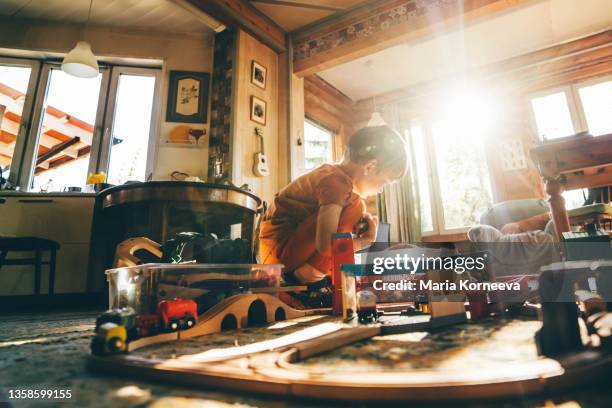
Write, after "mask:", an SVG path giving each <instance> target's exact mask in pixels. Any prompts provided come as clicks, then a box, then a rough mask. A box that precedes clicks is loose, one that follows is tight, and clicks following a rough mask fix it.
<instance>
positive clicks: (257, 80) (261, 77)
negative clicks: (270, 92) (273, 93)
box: [251, 60, 268, 89]
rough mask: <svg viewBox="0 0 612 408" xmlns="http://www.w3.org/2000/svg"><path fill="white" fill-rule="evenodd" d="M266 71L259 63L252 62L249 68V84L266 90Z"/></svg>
mask: <svg viewBox="0 0 612 408" xmlns="http://www.w3.org/2000/svg"><path fill="white" fill-rule="evenodd" d="M267 72H268V70H267V69H266V67H264V66H263V65H261V64H260V63H259V62H257V61H255V60H253V64H252V66H251V82H252V83H253V84H254V85H257V86H258V87H260V88H262V89H266V76H267Z"/></svg>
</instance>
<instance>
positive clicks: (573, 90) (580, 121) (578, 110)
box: [527, 74, 612, 142]
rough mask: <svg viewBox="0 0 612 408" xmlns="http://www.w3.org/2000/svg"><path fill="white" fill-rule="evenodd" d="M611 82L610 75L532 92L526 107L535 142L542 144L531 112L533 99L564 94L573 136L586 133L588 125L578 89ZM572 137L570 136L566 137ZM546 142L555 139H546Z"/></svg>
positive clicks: (534, 115)
mask: <svg viewBox="0 0 612 408" xmlns="http://www.w3.org/2000/svg"><path fill="white" fill-rule="evenodd" d="M608 81H612V75H610V74H608V75H604V76H598V77H594V78H589V79H585V80H581V81H574V82H570V83H567V84H565V85H561V86H556V87H554V88H546V89H543V90H539V91H537V92H532V93H530V94H528V95H527V105H528V107H529V114H530V116H531V121H530V122H531V128H532V130H533V132H534V134H535V135H536V137H537V140H538V141H540V142H543V141H544V139H542V137H541V135H540V132H539V130H538V123H537V120H536V114H535V111H534V110H533V105H532V103H531V101H532V100H533V99H534V98H538V97H542V96H547V95H552V94H555V93H558V92H563V93H565V98H566V100H567V105H568V109H569V111H570V119H571V121H572V126H573V127H574V132H575V133H574V134H576V133H581V132H588V131H589V128H588V123H587V120H586V113H585V111H584V106H583V104H582V99H581V98H580V88H584V87H587V86H593V85H597V84H600V83H603V82H608ZM567 136H572V135H567ZM547 140H548V141H551V140H555V139H547Z"/></svg>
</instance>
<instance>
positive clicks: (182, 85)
mask: <svg viewBox="0 0 612 408" xmlns="http://www.w3.org/2000/svg"><path fill="white" fill-rule="evenodd" d="M209 81H210V74H209V73H208V72H193V71H170V80H169V84H168V106H167V107H166V122H181V123H206V121H207V120H208V118H207V116H208V115H207V113H208V84H209Z"/></svg>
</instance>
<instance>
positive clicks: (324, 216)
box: [315, 204, 342, 256]
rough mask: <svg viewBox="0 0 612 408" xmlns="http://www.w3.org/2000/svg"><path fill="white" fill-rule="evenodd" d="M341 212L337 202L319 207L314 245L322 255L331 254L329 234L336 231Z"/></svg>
mask: <svg viewBox="0 0 612 408" xmlns="http://www.w3.org/2000/svg"><path fill="white" fill-rule="evenodd" d="M341 213H342V206H341V205H338V204H325V205H322V206H321V207H319V214H318V215H317V234H316V238H315V246H316V248H317V251H318V252H319V254H321V255H323V256H331V236H332V234H333V233H335V232H336V231H338V223H339V222H340V214H341Z"/></svg>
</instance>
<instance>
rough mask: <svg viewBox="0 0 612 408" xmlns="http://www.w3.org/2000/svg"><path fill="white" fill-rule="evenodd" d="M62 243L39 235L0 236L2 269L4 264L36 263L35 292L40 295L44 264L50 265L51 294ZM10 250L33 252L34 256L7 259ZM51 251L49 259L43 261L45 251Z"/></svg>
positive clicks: (0, 263)
mask: <svg viewBox="0 0 612 408" xmlns="http://www.w3.org/2000/svg"><path fill="white" fill-rule="evenodd" d="M59 247H60V245H59V244H58V243H57V242H55V241H51V240H50V239H44V238H37V237H10V238H7V237H0V269H2V267H3V266H4V265H34V294H35V295H40V277H41V274H42V266H43V265H49V295H52V294H53V289H54V286H55V260H56V257H57V250H58V249H59ZM10 251H13V252H33V253H34V257H33V258H21V259H7V255H8V253H9V252H10ZM46 251H48V252H49V261H48V262H44V261H43V259H42V258H43V253H44V252H46Z"/></svg>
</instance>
